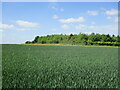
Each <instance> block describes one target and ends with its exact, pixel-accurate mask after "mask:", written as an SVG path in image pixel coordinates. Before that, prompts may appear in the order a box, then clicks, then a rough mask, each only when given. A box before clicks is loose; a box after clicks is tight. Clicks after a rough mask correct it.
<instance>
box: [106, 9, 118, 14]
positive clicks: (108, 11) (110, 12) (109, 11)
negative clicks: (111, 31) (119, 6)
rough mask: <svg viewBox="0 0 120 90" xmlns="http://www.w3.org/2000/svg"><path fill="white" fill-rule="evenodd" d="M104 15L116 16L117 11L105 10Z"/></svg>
mask: <svg viewBox="0 0 120 90" xmlns="http://www.w3.org/2000/svg"><path fill="white" fill-rule="evenodd" d="M105 14H106V15H117V14H118V10H116V9H111V10H107V11H106V12H105Z"/></svg>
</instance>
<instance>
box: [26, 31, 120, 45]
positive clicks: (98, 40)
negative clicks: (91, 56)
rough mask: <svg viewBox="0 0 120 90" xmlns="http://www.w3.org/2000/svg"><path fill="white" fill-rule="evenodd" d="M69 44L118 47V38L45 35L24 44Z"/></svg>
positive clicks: (100, 35)
mask: <svg viewBox="0 0 120 90" xmlns="http://www.w3.org/2000/svg"><path fill="white" fill-rule="evenodd" d="M31 43H33V44H37V43H38V44H71V45H107V46H120V36H119V35H118V36H115V35H112V36H110V35H109V34H107V35H105V34H95V33H91V34H90V35H87V34H82V33H80V34H78V35H77V34H70V35H63V34H61V35H58V34H55V35H47V36H36V37H35V39H34V40H33V41H32V42H30V41H27V42H26V44H31Z"/></svg>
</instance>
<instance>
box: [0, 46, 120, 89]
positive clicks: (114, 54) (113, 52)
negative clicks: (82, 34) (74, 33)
mask: <svg viewBox="0 0 120 90" xmlns="http://www.w3.org/2000/svg"><path fill="white" fill-rule="evenodd" d="M2 48H3V53H2V70H3V72H2V75H3V81H2V86H3V88H117V87H118V80H117V79H118V77H117V76H118V48H115V47H82V46H49V45H3V46H2Z"/></svg>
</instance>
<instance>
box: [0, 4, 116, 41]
mask: <svg viewBox="0 0 120 90" xmlns="http://www.w3.org/2000/svg"><path fill="white" fill-rule="evenodd" d="M2 10H3V11H2V24H0V32H2V33H3V43H24V42H25V41H27V40H33V39H34V37H35V36H41V35H51V34H71V33H73V34H79V33H80V32H81V33H86V34H90V33H92V32H94V33H101V34H115V35H117V34H118V3H117V2H16V3H15V2H9V3H8V2H3V3H2Z"/></svg>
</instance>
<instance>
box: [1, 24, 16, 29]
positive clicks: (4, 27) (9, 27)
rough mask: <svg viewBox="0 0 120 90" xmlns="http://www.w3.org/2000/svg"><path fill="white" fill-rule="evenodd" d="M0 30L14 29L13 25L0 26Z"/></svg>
mask: <svg viewBox="0 0 120 90" xmlns="http://www.w3.org/2000/svg"><path fill="white" fill-rule="evenodd" d="M0 28H2V29H12V28H14V25H8V24H0Z"/></svg>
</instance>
